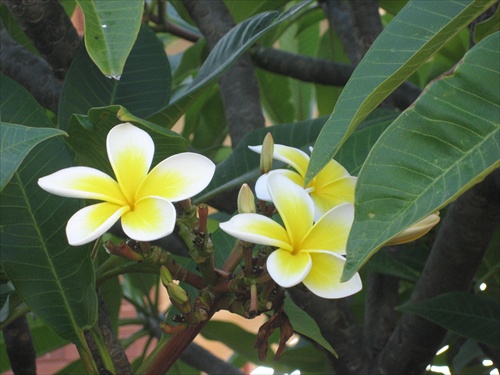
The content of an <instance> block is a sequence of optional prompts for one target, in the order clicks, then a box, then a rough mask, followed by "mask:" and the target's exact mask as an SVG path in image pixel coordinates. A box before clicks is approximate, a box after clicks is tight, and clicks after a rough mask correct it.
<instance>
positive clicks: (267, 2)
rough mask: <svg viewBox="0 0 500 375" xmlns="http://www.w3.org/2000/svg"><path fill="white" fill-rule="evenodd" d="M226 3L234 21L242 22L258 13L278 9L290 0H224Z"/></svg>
mask: <svg viewBox="0 0 500 375" xmlns="http://www.w3.org/2000/svg"><path fill="white" fill-rule="evenodd" d="M224 3H225V4H226V6H227V9H228V10H229V12H230V13H231V16H233V19H234V22H236V23H240V22H241V21H243V20H245V19H247V18H249V17H252V16H255V15H256V14H258V13H262V12H266V11H269V10H276V9H278V8H280V7H282V6H284V5H285V4H286V3H288V0H245V1H235V0H224Z"/></svg>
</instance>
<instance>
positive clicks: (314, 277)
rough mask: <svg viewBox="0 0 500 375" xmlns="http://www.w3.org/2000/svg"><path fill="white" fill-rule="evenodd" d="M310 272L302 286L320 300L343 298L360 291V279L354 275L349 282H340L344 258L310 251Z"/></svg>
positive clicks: (323, 252)
mask: <svg viewBox="0 0 500 375" xmlns="http://www.w3.org/2000/svg"><path fill="white" fill-rule="evenodd" d="M309 255H310V256H311V259H312V267H311V271H310V272H309V273H308V274H307V276H306V277H305V279H304V280H303V283H304V285H305V286H306V287H307V288H308V289H309V290H310V291H311V292H313V293H314V294H316V295H317V296H319V297H322V298H343V297H347V296H350V295H352V294H354V293H357V292H359V291H360V290H361V288H362V284H361V278H360V277H359V274H357V273H356V274H355V275H354V276H353V277H352V278H351V279H350V280H349V281H346V282H344V283H341V282H340V276H341V275H342V270H343V268H344V264H345V259H344V257H342V256H340V255H337V254H334V253H330V252H328V251H323V250H316V251H310V252H309Z"/></svg>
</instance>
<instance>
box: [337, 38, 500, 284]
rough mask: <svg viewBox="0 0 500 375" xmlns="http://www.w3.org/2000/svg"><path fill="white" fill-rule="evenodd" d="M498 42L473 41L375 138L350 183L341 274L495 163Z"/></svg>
mask: <svg viewBox="0 0 500 375" xmlns="http://www.w3.org/2000/svg"><path fill="white" fill-rule="evenodd" d="M499 47H500V38H499V33H496V34H494V35H491V36H490V37H488V38H486V39H484V40H483V41H482V42H481V43H479V44H478V45H476V46H475V47H474V48H473V49H472V50H471V51H470V52H468V53H467V54H466V55H465V57H464V59H463V61H462V62H461V63H460V64H459V65H458V66H457V67H456V69H455V71H454V72H453V73H450V74H449V75H447V76H444V77H442V78H441V79H439V80H437V81H435V83H434V84H432V85H431V86H429V87H428V88H427V90H426V91H425V92H424V93H423V94H422V95H421V96H420V98H419V99H418V100H417V101H416V103H415V105H414V106H413V107H411V108H410V109H408V110H406V111H405V112H404V113H403V114H402V115H401V116H399V118H398V119H397V120H396V121H394V122H393V123H392V124H391V126H390V127H389V128H388V129H387V130H386V131H385V132H384V134H383V135H382V136H381V137H380V138H379V139H378V141H377V143H376V144H375V146H374V147H373V149H372V150H371V152H370V155H369V157H368V159H367V160H366V162H365V164H364V165H363V168H362V169H361V171H360V173H359V178H358V183H357V185H356V214H355V220H354V224H353V227H352V229H351V233H350V235H349V240H348V243H347V263H346V268H345V270H344V275H343V277H344V278H345V279H348V278H349V277H350V276H352V275H353V274H354V273H355V272H356V271H357V269H358V268H359V267H360V266H361V265H362V264H363V263H364V262H366V260H367V259H368V258H369V257H370V256H371V255H372V254H373V253H374V252H375V251H377V249H379V248H380V247H381V246H382V245H383V244H384V243H385V242H387V240H389V239H390V238H392V237H393V236H395V235H397V234H398V233H400V232H401V231H403V230H405V229H406V228H408V227H409V226H411V225H412V224H414V223H415V222H417V221H419V220H420V219H422V218H424V217H425V216H427V215H429V214H430V213H432V212H434V211H436V210H438V209H440V208H441V207H443V206H445V205H446V204H447V203H449V202H451V201H452V200H454V199H455V198H456V197H457V196H459V195H460V194H461V193H463V192H464V191H465V190H467V189H468V188H470V187H471V186H472V185H474V184H475V183H477V182H478V181H480V180H481V179H482V178H484V177H485V176H486V174H488V173H489V172H491V171H492V170H493V169H494V168H497V167H498V166H499V161H498V160H499V155H500V146H499V140H500V118H499V117H500V108H499V103H500V72H499V68H500V66H499V64H498V61H499V58H500V56H499V55H500V52H499V49H500V48H499Z"/></svg>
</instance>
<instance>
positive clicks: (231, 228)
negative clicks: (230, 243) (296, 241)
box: [219, 214, 292, 251]
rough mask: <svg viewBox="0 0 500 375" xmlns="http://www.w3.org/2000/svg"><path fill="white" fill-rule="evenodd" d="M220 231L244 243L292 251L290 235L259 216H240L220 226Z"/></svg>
mask: <svg viewBox="0 0 500 375" xmlns="http://www.w3.org/2000/svg"><path fill="white" fill-rule="evenodd" d="M219 227H220V229H222V230H223V231H224V232H226V233H228V234H230V235H231V236H233V237H235V238H238V239H240V240H243V241H247V242H252V243H257V244H261V245H269V246H276V247H279V248H282V249H286V250H288V251H292V246H291V245H290V240H289V239H288V234H287V233H286V231H285V228H283V227H282V226H281V225H279V224H278V223H277V222H275V221H274V220H272V219H270V218H268V217H266V216H263V215H259V214H238V215H235V216H233V217H232V218H231V219H230V220H229V221H226V222H225V223H220V224H219Z"/></svg>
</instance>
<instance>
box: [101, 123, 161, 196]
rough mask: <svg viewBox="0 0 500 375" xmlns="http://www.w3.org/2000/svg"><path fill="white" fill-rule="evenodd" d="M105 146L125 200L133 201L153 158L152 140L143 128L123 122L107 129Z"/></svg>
mask: <svg viewBox="0 0 500 375" xmlns="http://www.w3.org/2000/svg"><path fill="white" fill-rule="evenodd" d="M106 148H107V150H108V158H109V161H110V163H111V167H113V171H114V172H115V176H116V179H117V181H118V184H119V185H120V188H121V189H122V191H123V194H124V195H125V197H126V198H127V200H128V201H129V202H130V203H133V202H134V199H135V193H136V191H137V188H138V187H139V186H140V184H141V183H142V181H143V180H144V178H145V177H146V175H147V173H148V170H149V167H150V166H151V162H152V160H153V155H154V148H155V146H154V143H153V140H152V139H151V137H150V136H149V134H148V133H146V132H145V131H144V130H141V129H139V128H137V127H135V126H134V125H132V124H129V123H124V124H120V125H117V126H115V127H114V128H113V129H111V130H110V131H109V133H108V137H107V141H106Z"/></svg>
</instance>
